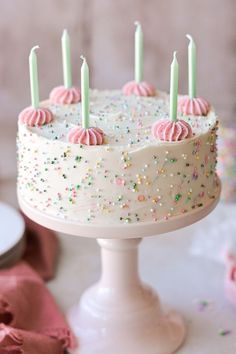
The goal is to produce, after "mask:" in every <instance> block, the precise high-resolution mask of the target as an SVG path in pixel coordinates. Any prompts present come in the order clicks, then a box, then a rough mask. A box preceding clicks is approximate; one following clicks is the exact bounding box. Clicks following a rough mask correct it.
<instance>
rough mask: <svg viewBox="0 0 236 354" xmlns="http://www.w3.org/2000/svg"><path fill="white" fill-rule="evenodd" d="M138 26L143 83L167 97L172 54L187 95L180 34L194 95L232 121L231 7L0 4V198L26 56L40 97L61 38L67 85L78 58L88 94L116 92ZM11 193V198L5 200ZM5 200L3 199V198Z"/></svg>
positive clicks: (8, 175)
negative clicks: (65, 42)
mask: <svg viewBox="0 0 236 354" xmlns="http://www.w3.org/2000/svg"><path fill="white" fill-rule="evenodd" d="M135 20H139V21H141V23H142V25H143V30H144V36H145V79H146V80H148V81H151V82H153V83H154V84H155V85H156V87H157V88H160V89H162V90H169V66H170V62H171V59H172V53H173V50H178V60H179V64H180V84H179V86H180V92H182V93H185V92H186V91H187V44H188V41H187V39H186V38H185V34H186V33H190V34H192V35H193V37H194V39H195V41H196V44H197V50H198V94H199V95H202V96H204V97H205V98H207V99H208V100H210V102H212V103H213V104H214V106H215V107H216V109H217V112H218V113H219V115H220V118H221V119H222V120H223V121H224V122H225V123H226V124H233V123H234V121H235V116H236V104H235V96H236V60H235V57H236V29H235V24H236V1H235V0H224V1H222V0H178V1H171V0H146V1H143V0H117V1H109V0H41V1H33V0H21V1H19V0H10V1H9V0H0V105H1V111H0V124H1V125H0V148H1V150H0V151H1V158H0V182H1V188H0V198H4V197H3V196H2V195H3V194H4V195H6V193H7V198H8V199H11V198H10V197H9V194H8V192H6V191H7V190H8V189H7V187H8V185H9V184H12V185H13V184H14V183H15V176H16V157H15V156H16V154H15V136H16V129H17V116H18V113H19V112H20V110H21V109H23V108H24V107H25V106H27V105H29V103H30V91H29V74H28V55H29V51H30V49H31V47H32V46H34V45H37V44H38V45H40V50H39V51H38V65H39V79H40V96H41V98H42V99H45V98H47V97H48V95H49V92H50V90H51V89H52V88H53V87H54V86H56V85H58V84H61V83H62V63H61V34H62V30H63V29H64V28H67V29H68V31H69V34H70V37H71V48H72V64H73V79H74V84H77V85H78V84H79V82H80V65H81V63H80V59H79V57H80V54H82V53H83V54H84V55H86V57H87V60H88V63H89V65H90V70H91V86H92V87H94V88H120V87H121V86H122V85H123V84H124V83H125V82H126V81H127V80H129V79H132V77H133V51H134V50H133V36H134V21H135ZM12 193H14V192H12ZM4 199H6V198H4Z"/></svg>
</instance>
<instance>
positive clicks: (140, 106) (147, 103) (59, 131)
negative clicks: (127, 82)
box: [26, 90, 217, 148]
mask: <svg viewBox="0 0 236 354" xmlns="http://www.w3.org/2000/svg"><path fill="white" fill-rule="evenodd" d="M41 106H43V107H47V108H49V109H50V110H51V111H52V113H53V115H54V120H53V121H52V122H51V123H50V124H47V125H44V126H40V127H27V128H26V129H29V130H30V131H31V132H32V133H36V134H37V135H39V136H42V137H44V138H46V139H49V140H57V141H61V142H65V143H67V144H70V143H69V142H68V140H67V135H68V132H69V131H70V129H71V128H73V127H74V126H78V125H81V103H77V104H71V105H56V104H52V103H50V102H49V101H43V102H42V103H41ZM168 115H169V96H168V95H167V94H165V93H163V92H160V91H158V92H157V95H156V96H155V97H138V96H134V95H132V96H125V95H123V94H122V92H121V91H120V90H109V91H108V90H104V91H99V90H90V126H93V127H98V128H101V129H102V130H103V131H104V133H105V134H106V145H111V146H124V145H126V146H127V145H128V146H133V147H139V146H140V147H141V146H144V145H147V144H153V145H159V144H166V143H165V142H161V141H158V140H155V138H154V137H153V136H152V134H151V126H152V124H153V123H154V122H156V121H157V120H160V119H164V118H168ZM179 118H181V119H183V120H185V121H186V122H188V123H189V124H190V125H191V127H192V130H193V133H194V136H198V135H200V134H204V133H206V132H208V131H209V130H210V129H211V128H213V127H214V125H215V123H216V120H217V117H216V114H215V112H214V111H213V110H212V109H211V110H210V112H209V113H208V115H207V116H206V117H203V116H182V115H181V114H179ZM178 143H181V142H178ZM90 148H91V147H90Z"/></svg>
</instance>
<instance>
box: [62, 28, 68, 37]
mask: <svg viewBox="0 0 236 354" xmlns="http://www.w3.org/2000/svg"><path fill="white" fill-rule="evenodd" d="M67 34H68V31H67V29H66V28H64V30H63V36H67Z"/></svg>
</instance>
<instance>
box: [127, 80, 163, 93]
mask: <svg viewBox="0 0 236 354" xmlns="http://www.w3.org/2000/svg"><path fill="white" fill-rule="evenodd" d="M122 91H123V94H124V95H126V96H130V95H135V96H144V97H145V96H155V95H156V89H155V87H154V86H153V85H151V84H149V83H148V82H146V81H141V82H136V81H129V82H127V83H126V84H125V85H124V86H123V88H122Z"/></svg>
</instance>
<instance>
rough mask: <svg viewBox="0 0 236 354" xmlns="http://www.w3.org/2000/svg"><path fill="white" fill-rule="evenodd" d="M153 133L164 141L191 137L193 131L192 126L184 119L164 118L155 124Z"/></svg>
mask: <svg viewBox="0 0 236 354" xmlns="http://www.w3.org/2000/svg"><path fill="white" fill-rule="evenodd" d="M152 135H153V136H154V138H156V139H159V140H162V141H180V140H184V139H187V138H191V137H192V136H193V133H192V128H191V126H190V125H189V124H188V123H187V122H185V121H184V120H182V119H180V120H177V121H171V120H169V119H162V120H159V121H157V122H155V123H154V124H153V126H152Z"/></svg>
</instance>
